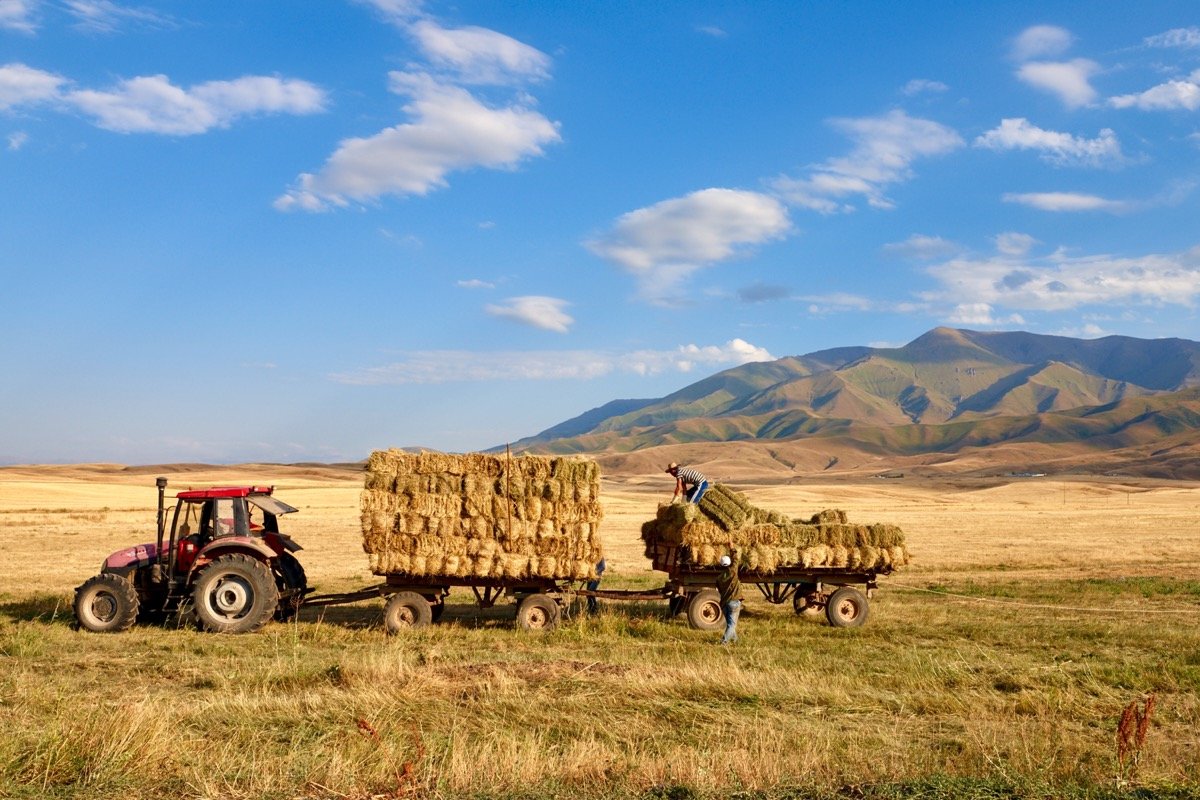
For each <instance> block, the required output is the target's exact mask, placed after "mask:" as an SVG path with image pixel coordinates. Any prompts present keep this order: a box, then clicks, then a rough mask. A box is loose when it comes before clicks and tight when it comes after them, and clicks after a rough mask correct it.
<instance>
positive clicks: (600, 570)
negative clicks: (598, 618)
mask: <svg viewBox="0 0 1200 800" xmlns="http://www.w3.org/2000/svg"><path fill="white" fill-rule="evenodd" d="M607 566H608V564H606V563H605V562H604V559H603V558H601V559H600V560H599V561H598V562H596V577H595V578H593V579H592V580H590V581H588V582H587V588H588V591H589V592H594V591H596V590H597V589H599V588H600V579H601V578H602V577H604V569H605V567H607ZM587 601H588V602H587V608H588V613H589V614H595V613H596V612H597V611H599V610H600V604H599V603H598V602H596V598H594V597H589V598H588V599H587Z"/></svg>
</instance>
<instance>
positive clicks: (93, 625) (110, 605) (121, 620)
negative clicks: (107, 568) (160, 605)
mask: <svg viewBox="0 0 1200 800" xmlns="http://www.w3.org/2000/svg"><path fill="white" fill-rule="evenodd" d="M137 615H138V594H137V590H136V589H134V588H133V584H131V583H130V582H129V581H127V580H125V579H124V578H122V577H121V576H120V575H112V574H109V573H106V574H103V575H97V576H96V577H94V578H88V579H87V580H86V581H85V582H84V584H83V585H82V586H80V587H79V588H78V589H76V590H75V619H76V620H78V621H79V627H81V628H83V629H84V630H86V631H92V632H93V633H116V632H117V631H123V630H127V629H128V628H129V627H130V626H131V625H133V623H134V622H135V621H136V620H137Z"/></svg>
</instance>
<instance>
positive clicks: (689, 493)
mask: <svg viewBox="0 0 1200 800" xmlns="http://www.w3.org/2000/svg"><path fill="white" fill-rule="evenodd" d="M667 472H668V473H670V474H671V475H673V476H674V477H675V494H673V495H671V502H672V503H674V502H675V501H676V500H678V499H679V496H680V495H683V498H684V500H685V501H686V502H688V503H699V502H700V498H701V497H703V496H704V493H705V492H707V491H708V478H706V477H704V475H703V473H701V472H700V471H699V470H697V469H693V468H692V467H681V466H679V465H678V464H676V463H675V462H674V461H672V462H671V463H670V464H668V465H667Z"/></svg>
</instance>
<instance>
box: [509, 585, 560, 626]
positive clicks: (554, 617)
mask: <svg viewBox="0 0 1200 800" xmlns="http://www.w3.org/2000/svg"><path fill="white" fill-rule="evenodd" d="M558 618H559V608H558V603H556V602H554V598H553V597H551V596H550V595H548V594H531V595H529V596H528V597H525V598H524V599H522V600H521V602H520V603H519V604H518V605H517V626H518V627H520V628H521V630H523V631H548V630H552V629H553V628H554V627H556V626H557V625H558Z"/></svg>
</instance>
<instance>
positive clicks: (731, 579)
mask: <svg viewBox="0 0 1200 800" xmlns="http://www.w3.org/2000/svg"><path fill="white" fill-rule="evenodd" d="M721 566H722V567H724V569H723V570H721V574H720V575H718V576H717V591H719V592H720V593H721V610H722V611H724V612H725V635H724V636H722V637H721V644H730V643H731V642H736V641H737V621H738V616H739V615H740V614H741V613H742V582H741V580H739V579H738V570H737V565H736V564H734V563H733V559H732V558H730V557H729V556H721Z"/></svg>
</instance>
